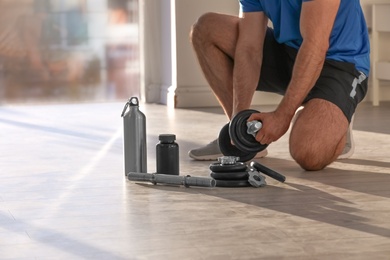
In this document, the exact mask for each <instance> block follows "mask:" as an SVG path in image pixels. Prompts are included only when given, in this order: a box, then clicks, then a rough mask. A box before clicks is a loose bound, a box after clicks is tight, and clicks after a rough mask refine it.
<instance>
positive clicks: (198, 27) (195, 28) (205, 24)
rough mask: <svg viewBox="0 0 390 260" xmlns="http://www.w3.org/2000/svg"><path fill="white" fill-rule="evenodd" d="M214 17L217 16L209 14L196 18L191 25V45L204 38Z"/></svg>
mask: <svg viewBox="0 0 390 260" xmlns="http://www.w3.org/2000/svg"><path fill="white" fill-rule="evenodd" d="M216 15H218V14H216V13H212V12H209V13H205V14H203V15H202V16H200V17H199V18H198V20H197V21H196V22H195V23H194V24H193V25H192V27H191V31H190V40H191V42H192V43H194V42H196V40H198V39H201V38H204V37H205V36H206V34H207V32H208V28H209V25H210V23H212V20H213V19H214V17H215V16H216Z"/></svg>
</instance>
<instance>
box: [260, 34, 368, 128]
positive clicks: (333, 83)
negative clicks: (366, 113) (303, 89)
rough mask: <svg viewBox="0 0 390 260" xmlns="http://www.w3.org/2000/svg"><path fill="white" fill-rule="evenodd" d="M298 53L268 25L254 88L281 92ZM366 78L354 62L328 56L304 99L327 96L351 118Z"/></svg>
mask: <svg viewBox="0 0 390 260" xmlns="http://www.w3.org/2000/svg"><path fill="white" fill-rule="evenodd" d="M297 53H298V50H296V49H295V48H292V47H289V46H287V45H285V44H279V43H278V42H277V41H276V40H275V38H274V34H273V31H272V29H268V30H267V34H266V37H265V42H264V51H263V63H262V67H261V74H260V80H259V84H258V86H257V90H259V91H266V92H272V93H277V94H281V95H284V93H285V92H286V89H287V86H288V84H289V82H290V79H291V75H292V70H293V66H294V62H295V58H296V56H297ZM367 81H368V80H367V76H366V75H365V74H364V73H362V72H359V71H358V70H356V68H355V64H353V63H349V62H341V61H335V60H328V59H327V60H325V63H324V67H323V68H322V71H321V75H320V77H319V79H318V80H317V82H316V84H315V85H314V87H313V88H312V89H311V90H310V92H309V94H308V95H307V97H306V98H305V100H304V103H305V102H307V101H309V100H311V99H313V98H320V99H324V100H327V101H329V102H331V103H333V104H335V105H336V106H338V107H339V108H340V109H341V110H342V111H343V113H344V115H345V116H346V118H347V119H348V121H349V122H350V121H351V118H352V115H353V114H354V113H355V109H356V106H357V104H358V103H359V102H360V101H362V100H363V98H364V97H365V95H366V93H367Z"/></svg>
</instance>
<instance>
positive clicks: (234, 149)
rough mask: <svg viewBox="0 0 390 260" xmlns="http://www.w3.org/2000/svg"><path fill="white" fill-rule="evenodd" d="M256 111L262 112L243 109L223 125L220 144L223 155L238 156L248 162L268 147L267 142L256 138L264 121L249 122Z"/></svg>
mask: <svg viewBox="0 0 390 260" xmlns="http://www.w3.org/2000/svg"><path fill="white" fill-rule="evenodd" d="M254 113H260V112H259V111H257V110H253V109H248V110H243V111H241V112H239V113H238V114H237V115H236V116H234V117H233V118H232V120H231V121H230V123H228V124H226V125H225V126H224V127H222V129H221V131H220V132H219V136H218V144H219V148H220V150H221V152H222V154H223V155H225V156H236V157H239V158H240V159H239V161H241V162H246V161H249V160H251V159H252V158H254V157H255V156H256V154H257V153H258V152H261V151H263V150H264V149H266V148H267V146H268V145H267V144H260V143H259V142H258V141H256V139H255V137H256V133H257V132H258V131H259V130H260V129H261V127H262V123H261V122H260V121H256V120H255V121H249V122H248V119H249V117H250V116H251V115H252V114H254ZM232 142H233V144H234V145H233V144H232Z"/></svg>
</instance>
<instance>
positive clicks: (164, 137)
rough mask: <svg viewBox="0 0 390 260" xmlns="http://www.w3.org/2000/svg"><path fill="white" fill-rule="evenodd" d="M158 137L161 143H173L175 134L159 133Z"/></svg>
mask: <svg viewBox="0 0 390 260" xmlns="http://www.w3.org/2000/svg"><path fill="white" fill-rule="evenodd" d="M158 139H159V140H160V141H161V142H163V143H173V142H174V141H175V140H176V135H174V134H161V135H159V136H158Z"/></svg>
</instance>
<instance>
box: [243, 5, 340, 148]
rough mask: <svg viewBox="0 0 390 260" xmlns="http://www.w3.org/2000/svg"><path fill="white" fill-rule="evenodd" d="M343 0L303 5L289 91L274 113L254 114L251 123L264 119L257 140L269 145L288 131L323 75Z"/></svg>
mask: <svg viewBox="0 0 390 260" xmlns="http://www.w3.org/2000/svg"><path fill="white" fill-rule="evenodd" d="M339 6H340V0H311V1H310V0H309V1H305V2H304V3H303V4H302V11H301V18H300V30H301V35H302V38H303V42H302V45H301V47H300V49H299V51H298V54H297V57H296V60H295V64H294V69H293V73H292V78H291V81H290V83H289V86H288V88H287V91H286V93H285V95H284V97H283V99H282V101H281V102H280V104H279V106H278V107H277V109H276V110H275V111H274V112H271V113H261V114H253V115H252V116H251V117H250V118H249V119H248V120H249V121H250V120H261V121H262V122H263V128H262V129H261V130H260V131H259V132H258V134H257V135H256V140H257V141H259V142H260V143H262V144H269V143H271V142H274V141H276V140H278V139H279V138H280V137H281V136H282V135H283V134H285V133H286V132H287V130H288V128H289V125H290V122H291V119H292V118H293V116H294V113H295V111H296V110H297V108H298V107H299V106H301V105H302V102H303V101H304V99H305V98H306V96H307V94H308V93H309V91H310V90H311V89H312V88H313V86H314V84H315V83H316V81H317V79H318V78H319V76H320V73H321V70H322V67H323V65H324V62H325V58H326V52H327V51H328V49H329V38H330V34H331V32H332V28H333V25H334V21H335V19H336V15H337V12H338V9H339Z"/></svg>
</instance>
